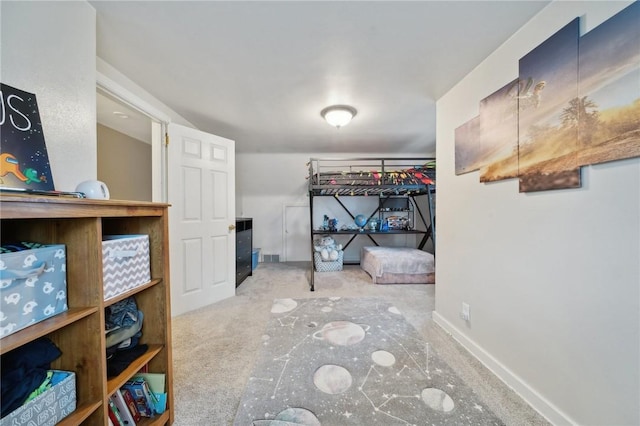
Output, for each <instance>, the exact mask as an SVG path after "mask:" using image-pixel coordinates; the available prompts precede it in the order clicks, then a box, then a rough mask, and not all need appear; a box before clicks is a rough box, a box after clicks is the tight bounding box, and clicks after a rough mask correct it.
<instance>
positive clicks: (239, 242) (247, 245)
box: [236, 217, 253, 287]
mask: <svg viewBox="0 0 640 426" xmlns="http://www.w3.org/2000/svg"><path fill="white" fill-rule="evenodd" d="M252 228H253V219H251V218H243V217H237V218H236V287H238V286H239V285H240V284H241V283H242V281H244V280H245V279H246V278H247V277H248V276H250V275H251V260H252V258H251V254H252V251H253V235H252Z"/></svg>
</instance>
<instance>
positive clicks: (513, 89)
mask: <svg viewBox="0 0 640 426" xmlns="http://www.w3.org/2000/svg"><path fill="white" fill-rule="evenodd" d="M518 82H519V80H518V79H515V80H513V81H512V82H510V83H509V84H507V85H506V86H504V87H502V88H501V89H499V90H497V91H495V92H494V93H492V94H491V95H489V96H487V97H486V98H484V99H483V100H482V101H480V146H481V151H482V153H483V155H484V160H483V161H482V163H483V164H484V166H483V167H482V168H481V169H480V182H493V181H498V180H504V179H511V178H515V177H518V93H519V90H518Z"/></svg>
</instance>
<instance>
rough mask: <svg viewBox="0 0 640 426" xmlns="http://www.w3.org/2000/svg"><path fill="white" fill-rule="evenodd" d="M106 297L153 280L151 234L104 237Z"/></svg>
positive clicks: (110, 297) (103, 265)
mask: <svg viewBox="0 0 640 426" xmlns="http://www.w3.org/2000/svg"><path fill="white" fill-rule="evenodd" d="M102 239H103V241H102V272H103V274H104V275H103V286H104V300H109V299H112V298H114V297H116V296H118V295H119V294H122V293H124V292H125V291H128V290H131V289H133V288H136V287H138V286H140V285H142V284H145V283H148V282H149V281H151V267H150V256H149V236H148V235H104V236H103V237H102Z"/></svg>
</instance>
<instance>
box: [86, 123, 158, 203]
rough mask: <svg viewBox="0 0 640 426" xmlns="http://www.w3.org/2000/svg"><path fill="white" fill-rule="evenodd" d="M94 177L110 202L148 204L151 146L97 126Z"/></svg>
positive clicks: (108, 128) (149, 196) (149, 198)
mask: <svg viewBox="0 0 640 426" xmlns="http://www.w3.org/2000/svg"><path fill="white" fill-rule="evenodd" d="M97 178H98V180H101V181H102V182H104V183H105V184H106V185H107V187H108V188H109V194H110V196H111V199H112V200H138V201H151V199H152V197H151V192H152V188H151V145H150V144H148V143H146V142H143V141H141V140H139V139H136V138H132V137H131V136H129V135H125V134H124V133H120V132H119V131H117V130H114V129H112V128H110V127H107V126H103V125H102V124H98V175H97Z"/></svg>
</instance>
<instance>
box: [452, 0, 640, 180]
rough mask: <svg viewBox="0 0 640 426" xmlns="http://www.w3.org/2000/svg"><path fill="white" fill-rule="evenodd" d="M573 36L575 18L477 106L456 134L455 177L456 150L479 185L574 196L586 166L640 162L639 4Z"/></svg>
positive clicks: (576, 25)
mask: <svg viewBox="0 0 640 426" xmlns="http://www.w3.org/2000/svg"><path fill="white" fill-rule="evenodd" d="M579 32H580V18H576V19H574V20H573V21H571V22H570V23H569V24H568V25H566V26H564V27H563V28H562V29H560V30H559V31H558V32H556V33H555V34H554V35H552V36H551V37H549V38H548V39H547V40H545V41H544V42H543V43H541V44H540V45H539V46H537V47H536V48H535V49H533V50H532V51H531V52H529V53H528V54H527V55H525V56H524V57H522V58H521V59H520V61H519V64H518V65H519V77H518V78H517V79H516V80H514V81H512V82H511V83H509V84H507V85H506V86H504V87H503V88H501V89H499V90H498V91H496V92H494V93H493V94H491V95H489V96H487V97H486V98H485V99H483V100H482V101H480V114H479V116H478V117H476V118H474V119H473V120H471V121H469V122H467V123H465V124H463V125H462V126H460V127H459V128H458V129H456V135H455V136H456V140H455V147H456V174H460V173H459V171H460V170H461V169H459V167H458V157H459V155H458V150H459V149H460V150H461V151H465V153H461V154H465V155H466V153H468V152H477V153H479V156H478V157H477V159H476V160H475V161H476V163H474V167H478V168H479V169H480V181H481V182H490V181H495V180H502V179H509V178H512V177H518V178H519V184H520V192H532V191H543V190H549V189H562V188H577V187H579V186H580V168H581V167H582V166H584V165H589V164H598V163H603V162H607V161H614V160H620V159H625V158H632V157H640V1H636V2H634V3H632V4H631V5H630V6H628V7H627V8H625V9H624V10H622V11H621V12H620V13H618V14H616V15H615V16H613V17H611V18H610V19H609V20H607V21H606V22H604V23H602V24H601V25H599V26H598V27H596V28H594V29H593V30H591V31H590V32H589V33H587V34H585V35H584V36H582V37H579ZM516 105H517V106H516ZM512 111H515V113H512ZM478 119H479V126H478V129H477V132H478V134H477V135H473V134H470V132H473V131H475V130H474V128H475V126H476V125H477V124H476V121H477V120H478ZM514 123H515V124H514ZM514 129H515V130H514ZM459 130H460V131H459ZM514 140H515V141H516V142H514ZM472 143H477V144H478V145H479V147H477V149H474V147H471V146H470V144H472ZM465 155H462V157H464V158H466V157H465ZM477 163H479V164H477ZM473 170H475V169H472V168H471V167H469V168H467V169H466V170H464V171H463V172H464V173H466V172H468V171H473ZM514 170H515V172H514Z"/></svg>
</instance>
